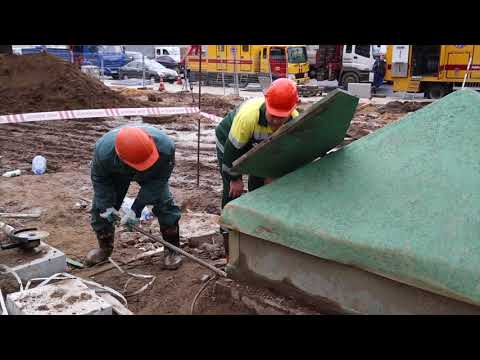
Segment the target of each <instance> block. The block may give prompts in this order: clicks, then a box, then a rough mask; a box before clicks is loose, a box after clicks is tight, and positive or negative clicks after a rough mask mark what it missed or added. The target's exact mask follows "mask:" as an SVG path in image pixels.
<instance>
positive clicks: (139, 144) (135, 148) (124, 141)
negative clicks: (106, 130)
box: [115, 127, 160, 171]
mask: <svg viewBox="0 0 480 360" xmlns="http://www.w3.org/2000/svg"><path fill="white" fill-rule="evenodd" d="M115 151H116V152H117V155H118V157H119V158H120V159H121V160H122V161H123V162H125V163H126V164H127V165H129V166H131V167H132V168H134V169H136V170H138V171H144V170H147V169H148V168H150V167H151V166H152V165H153V164H155V162H156V161H157V160H158V158H159V157H160V156H159V154H158V150H157V146H156V145H155V142H154V141H153V139H152V137H151V136H150V135H149V134H148V133H147V132H146V131H145V130H143V129H140V128H135V127H124V128H122V129H120V131H119V132H118V134H117V137H116V138H115Z"/></svg>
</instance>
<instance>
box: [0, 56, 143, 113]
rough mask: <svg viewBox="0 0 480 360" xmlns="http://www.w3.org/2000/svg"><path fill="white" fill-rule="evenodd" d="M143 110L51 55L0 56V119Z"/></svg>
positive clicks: (135, 103) (131, 100)
mask: <svg viewBox="0 0 480 360" xmlns="http://www.w3.org/2000/svg"><path fill="white" fill-rule="evenodd" d="M145 106H151V105H150V104H149V103H147V102H143V101H139V100H136V99H131V98H127V97H126V96H124V95H122V94H119V93H118V92H115V91H113V90H110V89H109V88H108V87H107V86H105V85H104V84H103V83H101V82H100V81H99V80H97V79H95V78H92V77H90V76H88V75H87V74H84V73H82V72H81V71H80V70H79V69H78V68H76V67H75V66H74V65H73V64H70V63H68V62H66V61H64V60H62V59H60V58H58V57H55V56H53V55H50V54H47V53H41V54H31V55H21V56H19V55H1V56H0V115H6V114H19V113H28V112H43V111H58V110H76V109H77V110H78V109H100V108H117V107H145Z"/></svg>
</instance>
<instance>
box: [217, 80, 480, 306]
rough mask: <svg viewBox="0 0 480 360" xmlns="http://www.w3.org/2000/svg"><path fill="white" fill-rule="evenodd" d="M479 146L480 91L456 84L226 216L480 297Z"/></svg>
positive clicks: (478, 300)
mask: <svg viewBox="0 0 480 360" xmlns="http://www.w3.org/2000/svg"><path fill="white" fill-rule="evenodd" d="M479 149H480V95H479V94H478V93H476V92H475V91H472V90H462V91H457V92H454V93H452V94H450V95H448V96H446V97H445V98H443V99H441V100H438V101H437V102H435V103H433V104H431V105H429V106H426V107H424V108H423V109H421V110H418V111H416V112H415V113H410V114H409V115H407V116H405V117H404V118H402V119H401V120H399V121H397V122H395V123H392V124H390V125H388V126H386V127H384V128H382V129H380V130H378V131H376V132H375V133H373V134H370V135H368V136H365V137H363V138H362V139H360V140H357V141H355V142H353V143H351V144H350V145H348V146H346V147H344V148H342V149H340V150H339V151H337V152H334V153H332V154H329V155H328V156H326V157H324V158H322V159H321V160H318V161H315V162H313V163H310V164H308V165H305V166H304V167H302V168H300V169H298V170H296V171H294V172H292V173H290V174H288V175H286V176H284V177H282V178H280V179H277V180H276V181H274V182H273V183H272V184H270V185H267V186H264V187H262V188H260V189H258V190H256V191H253V192H251V193H248V194H245V195H244V196H242V197H240V198H239V199H236V200H234V201H232V202H230V203H229V204H228V205H227V206H226V207H225V209H224V211H223V214H222V218H221V222H222V223H224V224H225V225H227V226H228V227H230V228H233V229H237V230H238V231H240V232H243V233H247V234H249V235H252V236H256V237H259V238H261V239H265V240H269V241H272V242H274V243H278V244H281V245H284V246H287V247H289V248H293V249H296V250H298V251H302V252H305V253H308V254H311V255H314V256H317V257H321V258H324V259H329V260H334V261H337V262H340V263H344V264H350V265H352V266H355V267H358V268H362V269H364V270H367V271H370V272H373V273H376V274H379V275H382V276H384V277H387V278H391V279H393V280H397V281H399V282H403V283H407V284H410V285H413V286H416V287H419V288H423V289H426V290H430V291H432V292H435V293H439V294H441V295H445V296H449V297H453V298H457V299H460V300H464V301H467V302H470V303H473V304H476V305H480V221H479V217H480V155H479V154H480V150H479ZM279 266H281V264H279Z"/></svg>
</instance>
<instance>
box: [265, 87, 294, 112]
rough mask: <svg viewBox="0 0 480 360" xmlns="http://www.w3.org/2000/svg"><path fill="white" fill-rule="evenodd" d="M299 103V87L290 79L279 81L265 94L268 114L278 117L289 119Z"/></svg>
mask: <svg viewBox="0 0 480 360" xmlns="http://www.w3.org/2000/svg"><path fill="white" fill-rule="evenodd" d="M297 103H298V91H297V85H296V84H295V82H293V81H292V80H290V79H285V78H281V79H277V80H275V81H274V82H272V84H271V85H270V87H269V88H268V90H267V92H266V93H265V104H266V106H267V111H268V113H270V114H272V115H273V116H277V117H289V116H290V114H291V113H292V111H293V109H295V106H297Z"/></svg>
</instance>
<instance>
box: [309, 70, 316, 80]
mask: <svg viewBox="0 0 480 360" xmlns="http://www.w3.org/2000/svg"><path fill="white" fill-rule="evenodd" d="M308 77H309V78H310V79H315V80H317V72H316V71H315V70H310V71H309V73H308Z"/></svg>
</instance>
